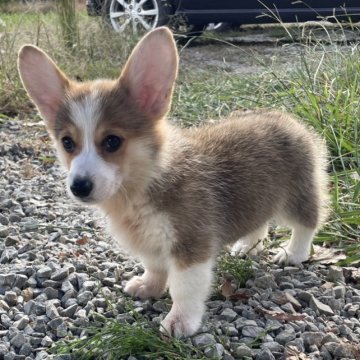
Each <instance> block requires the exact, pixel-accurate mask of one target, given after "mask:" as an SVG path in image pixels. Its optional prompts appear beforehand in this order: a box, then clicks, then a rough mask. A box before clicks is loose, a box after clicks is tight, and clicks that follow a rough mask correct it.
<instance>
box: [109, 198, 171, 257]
mask: <svg viewBox="0 0 360 360" xmlns="http://www.w3.org/2000/svg"><path fill="white" fill-rule="evenodd" d="M111 205H112V206H107V207H106V210H105V209H104V210H105V211H106V215H107V217H108V219H109V223H110V224H109V225H110V231H111V233H112V235H113V236H114V238H115V240H116V241H117V242H118V243H119V245H120V246H122V247H124V248H125V249H126V250H128V251H130V252H131V253H132V254H133V255H135V256H140V257H141V258H154V257H155V258H158V259H159V261H160V258H163V259H168V258H169V255H170V251H171V247H172V245H173V244H174V241H175V235H176V234H175V231H174V228H173V226H172V224H171V221H170V219H169V217H168V215H167V214H166V213H162V212H159V211H158V210H156V209H154V207H153V206H151V205H150V204H149V203H147V202H146V201H144V200H143V199H138V200H136V201H131V202H126V206H125V204H124V203H122V204H119V202H117V204H116V203H113V204H111Z"/></svg>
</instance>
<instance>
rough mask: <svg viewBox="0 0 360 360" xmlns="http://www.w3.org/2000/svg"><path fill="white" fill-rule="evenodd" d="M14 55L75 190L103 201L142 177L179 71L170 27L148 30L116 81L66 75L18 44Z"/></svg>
mask: <svg viewBox="0 0 360 360" xmlns="http://www.w3.org/2000/svg"><path fill="white" fill-rule="evenodd" d="M18 62H19V63H18V65H19V73H20V76H21V79H22V82H23V84H24V87H25V89H26V90H27V92H28V93H29V95H30V97H31V98H32V100H33V101H34V103H35V105H36V106H37V108H38V110H39V112H40V114H41V115H42V117H43V119H44V120H45V124H46V127H47V129H48V131H49V133H50V135H51V137H52V138H53V140H54V142H55V145H56V148H57V151H58V155H59V158H60V160H61V161H62V163H63V164H64V165H65V167H66V168H67V169H68V171H69V173H68V179H67V185H68V189H69V192H70V194H71V195H72V196H73V197H75V198H76V199H78V200H80V201H82V202H86V203H101V202H103V201H106V200H108V199H110V198H111V197H112V196H113V195H114V194H116V193H117V192H118V191H119V190H120V189H121V188H123V189H124V191H126V188H127V187H129V186H131V187H132V188H134V187H135V188H136V184H138V185H139V186H140V185H141V184H142V182H144V181H146V180H147V178H148V177H149V176H150V174H151V171H152V170H154V165H155V163H156V160H157V157H158V154H159V151H160V148H161V144H162V129H163V127H162V123H163V121H164V117H165V115H166V113H167V112H168V110H169V108H170V103H171V95H172V90H173V85H174V81H175V78H176V75H177V65H178V56H177V50H176V46H175V42H174V40H173V37H172V34H171V32H170V31H169V30H168V29H166V28H158V29H156V30H154V31H152V32H150V33H149V34H147V35H146V36H145V37H144V38H143V39H142V40H141V41H140V42H139V43H138V45H137V46H136V47H135V49H134V50H133V52H132V54H131V55H130V58H129V59H128V61H127V63H126V65H125V67H124V69H123V71H122V72H121V75H120V77H119V78H118V79H116V80H97V81H93V82H86V83H78V82H75V81H72V80H69V79H68V78H67V77H66V75H65V74H64V73H63V72H62V71H61V70H60V69H59V68H58V67H57V66H56V64H55V63H54V62H53V61H52V60H51V59H50V58H49V57H48V56H47V55H46V54H45V53H44V52H43V51H41V50H40V49H39V48H37V47H35V46H31V45H25V46H23V47H22V48H21V50H20V52H19V60H18Z"/></svg>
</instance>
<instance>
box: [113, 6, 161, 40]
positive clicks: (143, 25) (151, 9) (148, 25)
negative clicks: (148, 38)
mask: <svg viewBox="0 0 360 360" xmlns="http://www.w3.org/2000/svg"><path fill="white" fill-rule="evenodd" d="M109 13H110V22H111V25H112V26H113V28H114V29H115V30H116V31H118V32H124V31H125V30H127V29H131V31H132V32H133V33H134V34H137V33H138V30H146V31H148V30H151V29H153V28H154V27H155V26H156V24H157V23H158V18H159V8H158V5H157V2H156V0H113V1H112V2H111V4H110V11H109Z"/></svg>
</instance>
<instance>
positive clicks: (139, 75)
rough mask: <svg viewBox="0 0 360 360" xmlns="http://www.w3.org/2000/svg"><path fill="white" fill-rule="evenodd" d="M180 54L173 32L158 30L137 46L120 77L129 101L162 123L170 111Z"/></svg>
mask: <svg viewBox="0 0 360 360" xmlns="http://www.w3.org/2000/svg"><path fill="white" fill-rule="evenodd" d="M177 69H178V54H177V49H176V44H175V41H174V39H173V36H172V33H171V31H170V30H169V29H168V28H166V27H160V28H157V29H155V30H153V31H151V32H150V33H148V34H147V35H145V36H144V38H143V39H142V40H141V41H140V42H139V43H138V44H137V46H136V47H135V49H134V50H133V52H132V53H131V55H130V57H129V59H128V61H127V63H126V65H125V68H124V70H123V72H122V73H121V76H120V84H121V86H124V87H125V90H126V91H127V93H128V96H129V100H130V101H132V102H133V103H134V104H135V106H136V107H137V108H138V109H139V110H140V111H141V112H142V113H143V114H145V115H146V116H147V117H148V118H150V119H154V120H156V119H159V118H161V117H163V116H164V115H165V114H166V113H167V112H168V111H169V109H170V104H171V96H172V91H173V86H174V82H175V79H176V76H177Z"/></svg>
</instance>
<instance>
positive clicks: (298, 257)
mask: <svg viewBox="0 0 360 360" xmlns="http://www.w3.org/2000/svg"><path fill="white" fill-rule="evenodd" d="M308 258H309V255H308V254H307V253H305V252H297V253H295V252H293V251H291V250H289V249H288V248H286V247H285V248H280V249H279V250H278V253H277V254H276V255H275V256H274V258H273V262H276V263H278V264H284V265H287V264H291V265H299V264H301V263H302V262H304V261H306V260H307V259H308Z"/></svg>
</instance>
